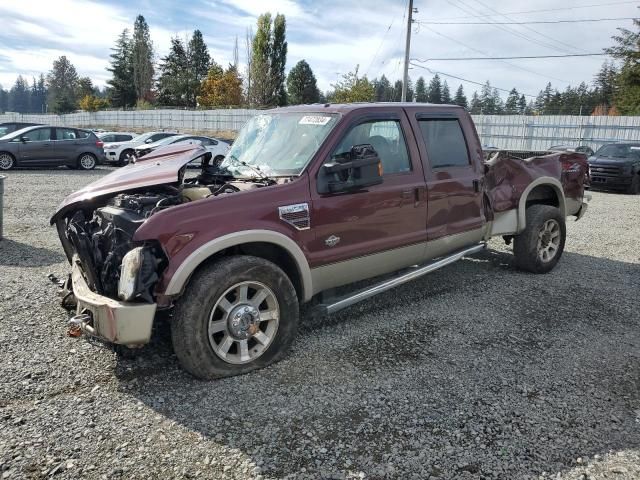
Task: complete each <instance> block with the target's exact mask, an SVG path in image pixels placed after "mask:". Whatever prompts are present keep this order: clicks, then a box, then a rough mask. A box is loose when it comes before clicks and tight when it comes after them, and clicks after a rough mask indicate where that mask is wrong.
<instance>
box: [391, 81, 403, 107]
mask: <svg viewBox="0 0 640 480" xmlns="http://www.w3.org/2000/svg"><path fill="white" fill-rule="evenodd" d="M400 100H402V80H396V82H395V83H394V84H393V94H392V96H391V101H392V102H399V101H400Z"/></svg>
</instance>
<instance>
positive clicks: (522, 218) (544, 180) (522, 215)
mask: <svg viewBox="0 0 640 480" xmlns="http://www.w3.org/2000/svg"><path fill="white" fill-rule="evenodd" d="M541 185H546V186H548V187H551V188H552V189H553V191H554V192H556V195H557V196H558V204H559V208H560V213H561V215H562V218H565V217H566V216H567V207H566V205H565V197H564V190H563V189H562V184H561V183H560V181H559V180H558V179H555V178H553V177H540V178H536V179H535V180H534V181H533V182H531V183H530V184H529V185H527V188H525V189H524V192H522V195H520V201H519V203H518V231H517V233H520V232H522V231H523V230H524V229H525V227H526V226H527V216H526V210H527V198H528V197H529V194H530V193H531V191H532V190H533V189H534V188H536V187H539V186H541Z"/></svg>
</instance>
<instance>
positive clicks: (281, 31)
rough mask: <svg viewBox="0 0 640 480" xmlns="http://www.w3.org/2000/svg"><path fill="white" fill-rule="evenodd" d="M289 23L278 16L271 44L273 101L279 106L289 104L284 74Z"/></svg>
mask: <svg viewBox="0 0 640 480" xmlns="http://www.w3.org/2000/svg"><path fill="white" fill-rule="evenodd" d="M286 30H287V21H286V19H285V18H284V15H281V14H278V15H276V18H275V19H274V21H273V39H272V42H271V61H270V68H269V76H270V77H271V89H272V92H273V93H272V95H273V99H274V100H275V101H276V103H277V105H280V106H282V105H286V104H287V89H286V87H285V84H286V81H287V77H286V75H285V73H284V69H285V66H286V65H287V47H288V44H287V40H286V36H287V35H286Z"/></svg>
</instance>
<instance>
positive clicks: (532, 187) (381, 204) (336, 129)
mask: <svg viewBox="0 0 640 480" xmlns="http://www.w3.org/2000/svg"><path fill="white" fill-rule="evenodd" d="M194 160H198V161H201V162H202V168H201V170H200V171H197V172H194V173H191V172H192V170H187V169H186V165H187V164H188V163H189V162H191V161H194ZM587 168H588V166H587V162H586V157H585V156H584V155H582V154H578V153H555V154H551V155H546V156H541V157H534V158H528V159H525V160H523V159H518V158H508V157H506V158H505V157H500V156H498V157H496V158H491V159H490V160H488V161H485V160H484V159H483V152H482V148H481V144H480V141H479V139H478V135H477V133H476V130H475V128H474V125H473V122H472V120H471V117H470V116H469V114H468V113H467V112H465V110H463V109H462V108H459V107H455V106H443V105H427V104H415V103H407V104H402V103H394V104H351V105H330V104H326V105H322V104H319V105H306V106H296V107H287V108H279V109H274V110H269V111H265V112H264V113H261V114H259V115H257V116H255V117H253V118H252V119H251V120H250V121H249V122H248V123H247V124H246V125H245V126H244V128H243V129H242V130H241V132H240V133H239V136H238V138H237V139H236V141H235V142H234V143H233V145H232V147H231V149H230V151H229V152H228V154H227V155H226V157H225V158H224V160H222V161H218V162H216V161H215V159H213V160H212V159H211V155H210V154H207V152H206V151H205V150H204V149H203V148H201V147H199V146H195V147H194V146H190V145H183V146H176V147H168V148H166V149H163V150H161V151H158V152H152V153H151V154H149V155H147V156H145V157H144V158H142V159H139V160H137V161H136V163H135V164H131V165H128V166H126V167H124V168H121V169H119V170H117V171H115V172H112V173H111V174H109V175H106V176H105V177H103V178H102V179H100V180H98V181H96V182H95V183H92V184H90V185H88V186H87V187H85V188H83V189H81V190H79V191H78V192H76V193H74V194H72V195H70V196H69V197H68V198H66V199H65V200H64V201H63V202H62V204H61V205H60V206H59V208H58V210H57V212H56V213H55V214H54V216H53V217H52V219H51V223H52V224H55V225H56V226H57V229H58V233H59V236H60V240H61V242H62V246H63V248H64V251H65V252H66V255H67V258H68V259H69V262H70V263H71V275H70V281H69V282H67V283H68V288H69V293H68V295H67V303H70V304H71V305H75V310H76V315H75V316H74V317H73V318H72V319H71V320H70V322H71V324H72V326H73V328H75V329H76V330H77V331H79V332H80V331H81V332H86V333H88V334H90V335H93V336H97V337H100V338H102V339H103V340H106V341H108V342H113V343H116V344H122V345H126V346H129V347H136V346H140V345H142V344H144V343H146V342H148V341H149V339H150V336H151V330H152V326H153V323H154V318H155V317H156V314H157V312H158V311H159V310H167V309H171V313H170V315H169V316H168V317H169V319H170V320H169V321H170V322H171V332H172V333H171V335H172V340H173V346H174V350H175V353H176V355H177V357H178V359H179V361H180V363H181V364H182V366H183V368H184V369H186V370H187V371H188V372H190V373H191V374H193V375H195V376H196V377H199V378H203V379H211V378H216V377H221V376H228V375H236V374H241V373H244V372H248V371H250V370H253V369H256V368H260V367H264V366H266V365H269V364H271V363H272V362H274V361H276V360H278V359H280V358H282V357H283V355H285V353H286V352H287V349H288V348H289V347H290V345H291V344H292V342H293V340H294V338H295V335H296V328H297V324H298V319H299V306H300V304H302V303H306V302H314V304H315V310H314V309H310V310H313V311H319V312H321V313H324V314H331V313H333V312H335V311H337V310H339V309H341V308H344V307H347V306H349V305H352V304H353V303H355V302H357V301H360V300H364V299H367V298H369V297H371V296H372V295H374V294H376V293H379V292H382V291H385V290H388V289H390V288H392V287H394V286H397V285H400V284H402V283H404V282H407V281H409V280H411V279H413V278H416V277H418V276H420V275H424V274H426V273H429V272H431V271H433V270H435V269H437V268H441V267H444V266H446V265H448V264H450V263H452V262H454V261H456V260H459V259H461V258H463V257H464V256H466V255H471V254H473V253H475V252H479V251H480V250H482V249H483V248H485V246H486V242H487V240H489V239H490V238H491V237H494V236H501V237H504V239H505V240H506V241H507V242H511V240H513V245H514V246H513V249H514V254H515V263H516V265H517V266H518V267H519V268H521V269H524V270H527V271H530V272H533V273H545V272H548V271H550V270H551V269H552V268H553V267H554V266H555V265H556V263H557V262H558V260H559V259H560V256H561V255H562V252H563V249H564V245H565V232H566V230H565V219H566V217H567V216H570V215H571V216H576V217H578V218H580V217H581V216H582V215H583V214H584V212H585V209H586V203H585V202H584V196H583V194H584V186H583V182H584V179H585V177H586V172H587ZM377 277H380V278H382V279H378V278H377ZM367 279H371V280H370V281H369V282H368V287H366V288H364V289H363V290H358V291H352V292H348V291H347V292H346V293H345V294H344V295H343V296H342V297H335V296H334V297H333V298H332V297H331V295H327V294H326V293H327V292H331V291H337V290H348V287H345V288H341V289H336V287H341V286H346V285H350V284H353V283H355V282H360V281H362V280H367ZM365 283H366V282H365ZM323 292H324V294H323Z"/></svg>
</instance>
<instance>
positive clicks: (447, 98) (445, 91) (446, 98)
mask: <svg viewBox="0 0 640 480" xmlns="http://www.w3.org/2000/svg"><path fill="white" fill-rule="evenodd" d="M442 103H445V104H447V105H448V104H450V103H451V92H449V85H447V81H446V80H445V81H444V83H443V84H442Z"/></svg>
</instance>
